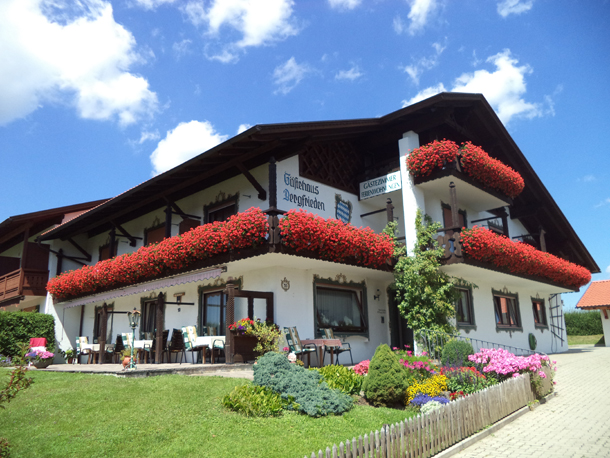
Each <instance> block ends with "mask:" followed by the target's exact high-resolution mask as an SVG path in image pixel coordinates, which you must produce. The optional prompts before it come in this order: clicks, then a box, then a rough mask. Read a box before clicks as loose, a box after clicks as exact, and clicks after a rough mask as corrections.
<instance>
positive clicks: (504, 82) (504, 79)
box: [403, 49, 553, 124]
mask: <svg viewBox="0 0 610 458" xmlns="http://www.w3.org/2000/svg"><path fill="white" fill-rule="evenodd" d="M486 62H487V63H491V64H493V65H494V66H495V70H494V71H491V72H490V71H488V70H476V71H474V72H472V73H463V74H462V75H461V76H459V77H458V78H456V80H455V81H454V83H453V87H452V88H451V92H472V93H482V94H483V95H484V96H485V98H486V99H487V101H488V102H489V104H490V105H491V106H492V107H493V108H494V110H495V111H496V113H497V114H498V117H499V118H500V119H501V120H502V122H503V123H505V124H507V123H508V122H509V121H510V120H511V119H512V118H513V117H523V118H529V119H531V118H535V117H539V116H544V115H548V114H550V115H552V114H553V110H552V99H550V97H549V96H547V97H545V103H544V104H540V103H532V102H527V101H526V100H525V99H524V98H523V96H524V95H525V92H526V90H527V87H526V84H525V76H526V75H528V74H530V73H532V69H531V67H530V66H529V65H521V66H519V65H518V63H519V61H518V60H517V59H516V58H514V57H513V56H512V55H511V52H510V50H508V49H505V50H504V51H502V52H500V53H498V54H496V55H494V56H490V57H488V58H487V60H486ZM445 90H446V89H445V86H444V85H443V84H442V83H439V84H437V85H436V86H432V87H428V88H426V89H424V90H422V91H420V92H419V93H418V94H417V95H415V96H414V97H413V98H411V99H410V100H405V101H403V106H407V105H411V104H412V103H415V102H417V101H420V100H423V99H425V98H428V97H430V96H432V95H434V94H436V93H439V92H443V91H445Z"/></svg>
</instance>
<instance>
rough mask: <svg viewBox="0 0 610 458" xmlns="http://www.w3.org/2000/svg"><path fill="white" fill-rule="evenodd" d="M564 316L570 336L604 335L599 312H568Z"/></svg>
mask: <svg viewBox="0 0 610 458" xmlns="http://www.w3.org/2000/svg"><path fill="white" fill-rule="evenodd" d="M563 316H564V317H565V320H566V332H567V334H568V335H569V336H595V335H599V334H603V333H604V329H603V327H602V317H601V314H600V313H599V310H590V311H586V312H566V313H565V314H564V315H563Z"/></svg>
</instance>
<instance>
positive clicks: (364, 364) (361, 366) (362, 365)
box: [354, 359, 371, 375]
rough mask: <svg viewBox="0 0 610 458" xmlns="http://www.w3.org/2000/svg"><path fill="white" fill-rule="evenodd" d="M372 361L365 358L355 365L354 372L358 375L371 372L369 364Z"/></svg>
mask: <svg viewBox="0 0 610 458" xmlns="http://www.w3.org/2000/svg"><path fill="white" fill-rule="evenodd" d="M370 363H371V361H370V360H369V359H365V360H364V361H361V362H359V363H358V364H356V365H355V366H354V372H355V373H356V374H358V375H366V374H368V373H369V364H370Z"/></svg>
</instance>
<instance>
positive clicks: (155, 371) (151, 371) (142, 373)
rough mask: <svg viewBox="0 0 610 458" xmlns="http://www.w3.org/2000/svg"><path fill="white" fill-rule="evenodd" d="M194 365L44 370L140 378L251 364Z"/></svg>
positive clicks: (245, 367) (246, 367)
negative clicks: (132, 369)
mask: <svg viewBox="0 0 610 458" xmlns="http://www.w3.org/2000/svg"><path fill="white" fill-rule="evenodd" d="M193 366H195V367H192V366H191V367H188V366H187V367H171V368H165V367H159V368H157V367H155V368H150V367H147V368H141V369H136V370H135V371H123V370H118V371H117V370H112V369H110V370H99V371H92V372H88V371H82V370H79V369H62V370H53V369H50V370H49V369H47V370H45V372H55V373H62V374H74V373H77V374H91V375H114V376H116V377H119V378H142V377H154V376H157V375H173V374H179V375H200V374H205V373H208V372H234V371H243V370H252V367H253V365H252V364H243V363H236V364H231V365H222V366H220V365H216V364H205V365H204V364H197V365H193ZM49 367H51V366H49Z"/></svg>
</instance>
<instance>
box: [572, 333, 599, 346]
mask: <svg viewBox="0 0 610 458" xmlns="http://www.w3.org/2000/svg"><path fill="white" fill-rule="evenodd" d="M568 345H605V343H604V335H603V334H597V335H594V336H568Z"/></svg>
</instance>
